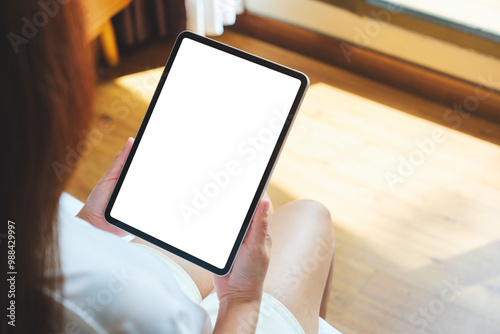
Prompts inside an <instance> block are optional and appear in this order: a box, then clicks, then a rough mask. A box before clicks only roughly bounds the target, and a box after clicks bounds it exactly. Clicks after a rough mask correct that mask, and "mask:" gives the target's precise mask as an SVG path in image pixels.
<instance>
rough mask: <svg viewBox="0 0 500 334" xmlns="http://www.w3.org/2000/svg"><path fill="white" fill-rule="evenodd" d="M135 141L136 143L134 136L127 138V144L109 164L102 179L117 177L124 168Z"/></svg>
mask: <svg viewBox="0 0 500 334" xmlns="http://www.w3.org/2000/svg"><path fill="white" fill-rule="evenodd" d="M133 143H134V138H129V139H127V142H126V143H125V146H124V147H123V148H122V150H121V151H120V152H118V154H117V155H116V157H115V159H114V160H113V162H112V163H111V165H110V166H109V168H108V170H107V171H106V173H104V175H103V177H102V180H109V179H115V178H117V177H118V175H119V174H120V172H121V170H122V168H123V165H124V164H125V161H126V160H127V157H128V154H129V153H130V150H131V149H132V145H133Z"/></svg>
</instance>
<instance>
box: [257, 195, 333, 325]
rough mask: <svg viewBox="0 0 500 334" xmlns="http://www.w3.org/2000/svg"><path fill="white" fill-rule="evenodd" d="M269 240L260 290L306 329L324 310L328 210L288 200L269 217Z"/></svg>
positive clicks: (330, 245) (328, 264) (328, 260)
mask: <svg viewBox="0 0 500 334" xmlns="http://www.w3.org/2000/svg"><path fill="white" fill-rule="evenodd" d="M270 226H271V234H272V240H273V246H272V253H271V263H270V265H269V270H268V273H267V276H266V280H265V282H264V291H266V292H267V293H269V294H270V295H272V296H274V297H275V298H277V299H278V300H279V301H281V302H282V303H283V304H284V305H285V306H286V307H287V308H288V309H289V310H290V311H291V312H292V314H293V315H294V316H295V317H296V318H297V320H298V321H299V323H300V324H301V325H302V327H303V329H304V331H305V332H306V333H317V332H318V315H320V310H322V313H324V314H326V305H327V302H328V294H329V288H330V286H329V285H330V282H329V276H331V275H330V272H331V269H332V261H333V254H334V231H333V225H332V222H331V218H330V213H329V211H328V209H326V208H325V207H324V206H323V205H322V204H320V203H318V202H315V201H311V200H302V201H295V202H292V203H288V204H286V205H284V206H283V207H281V208H280V209H279V210H277V211H276V212H275V213H274V214H273V215H272V216H271V217H270Z"/></svg>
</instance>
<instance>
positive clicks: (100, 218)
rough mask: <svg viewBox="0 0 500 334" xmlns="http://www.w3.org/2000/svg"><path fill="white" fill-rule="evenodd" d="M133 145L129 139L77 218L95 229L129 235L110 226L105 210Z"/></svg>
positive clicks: (132, 140) (132, 141)
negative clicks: (105, 217)
mask: <svg viewBox="0 0 500 334" xmlns="http://www.w3.org/2000/svg"><path fill="white" fill-rule="evenodd" d="M133 143H134V139H133V138H129V139H128V140H127V142H126V143H125V147H124V148H123V149H122V150H121V151H120V152H119V153H118V154H117V155H116V157H115V159H114V160H113V162H112V163H111V166H109V168H108V170H107V171H106V173H104V175H103V177H101V179H100V180H99V182H97V184H96V186H95V187H94V189H93V190H92V192H91V193H90V196H89V198H87V201H86V202H85V205H84V206H83V208H82V209H81V210H80V212H78V214H77V215H76V216H77V217H79V218H81V219H83V220H86V221H88V222H89V223H90V224H92V225H94V226H95V227H97V228H99V229H101V230H104V231H107V232H110V233H113V234H116V235H118V236H124V235H127V234H128V233H127V232H125V231H123V230H121V229H119V228H118V227H115V226H113V225H110V224H109V223H108V222H107V221H106V220H105V219H104V209H105V208H106V205H107V204H108V200H109V197H110V196H111V192H112V191H113V189H114V187H115V184H116V180H118V176H119V175H120V172H121V170H122V168H123V165H124V164H125V160H127V156H128V154H129V152H130V149H131V148H132V144H133Z"/></svg>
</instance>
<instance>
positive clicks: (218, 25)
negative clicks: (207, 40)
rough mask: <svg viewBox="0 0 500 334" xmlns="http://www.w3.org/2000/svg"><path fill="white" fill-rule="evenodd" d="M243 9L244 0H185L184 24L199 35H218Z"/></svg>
mask: <svg viewBox="0 0 500 334" xmlns="http://www.w3.org/2000/svg"><path fill="white" fill-rule="evenodd" d="M243 10H244V0H186V16H187V24H186V26H187V29H188V30H191V31H193V32H195V33H197V34H200V35H209V36H210V35H211V36H214V35H220V34H222V33H223V32H224V26H225V25H226V26H227V25H232V24H234V22H235V21H236V15H237V14H241V13H243Z"/></svg>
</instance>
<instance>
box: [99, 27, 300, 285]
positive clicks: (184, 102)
mask: <svg viewBox="0 0 500 334" xmlns="http://www.w3.org/2000/svg"><path fill="white" fill-rule="evenodd" d="M308 85H309V80H308V78H307V76H305V75H304V74H302V73H300V72H297V71H295V70H292V69H290V68H287V67H284V66H281V65H278V64H276V63H273V62H271V61H268V60H265V59H262V58H259V57H257V56H254V55H251V54H249V53H246V52H244V51H241V50H238V49H235V48H233V47H230V46H227V45H224V44H221V43H219V42H216V41H214V40H211V39H208V38H205V37H201V36H198V35H196V34H193V33H191V32H183V33H181V34H180V35H179V36H178V38H177V40H176V42H175V45H174V47H173V49H172V52H171V54H170V57H169V59H168V61H167V64H166V66H165V70H164V71H163V74H162V77H161V79H160V82H159V84H158V87H157V88H156V91H155V93H154V96H153V99H152V101H151V103H150V105H149V107H148V110H147V112H146V115H145V117H144V120H143V122H142V124H141V127H140V129H139V132H138V133H137V136H136V138H135V142H134V144H133V146H132V149H131V151H130V154H129V156H128V158H127V160H126V163H125V165H124V167H123V169H122V172H121V174H120V176H119V178H118V181H117V183H116V186H115V189H114V190H113V193H112V195H111V198H110V200H109V203H108V205H107V207H106V210H105V218H106V220H107V221H108V222H109V223H110V224H112V225H115V226H117V227H119V228H121V229H123V230H125V231H128V232H129V233H131V234H133V235H135V236H137V237H140V238H142V239H145V240H147V241H149V242H151V243H153V244H155V245H157V246H159V247H161V248H163V249H165V250H167V251H169V252H171V253H173V254H176V255H178V256H180V257H181V258H184V259H186V260H188V261H190V262H193V263H195V264H196V265H198V266H200V267H203V268H205V269H207V270H209V271H211V272H213V273H214V274H216V275H221V276H222V275H226V274H227V273H228V272H229V271H230V270H231V267H232V264H233V262H234V260H235V257H236V254H237V253H238V249H239V247H240V245H241V243H242V242H243V239H244V237H245V234H246V232H247V229H248V227H249V224H250V223H251V220H252V217H253V215H254V211H255V209H256V207H257V205H258V203H259V200H260V198H261V195H262V194H263V192H264V191H265V189H266V186H267V182H268V180H269V178H270V176H271V173H272V171H273V168H274V165H275V164H276V161H277V159H278V156H279V154H280V151H281V149H282V148H283V145H284V143H285V139H286V137H287V135H288V132H289V131H290V127H291V125H292V123H293V120H294V118H295V115H296V113H297V110H298V108H299V105H300V103H301V101H302V98H303V97H304V94H305V91H306V89H307V87H308Z"/></svg>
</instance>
